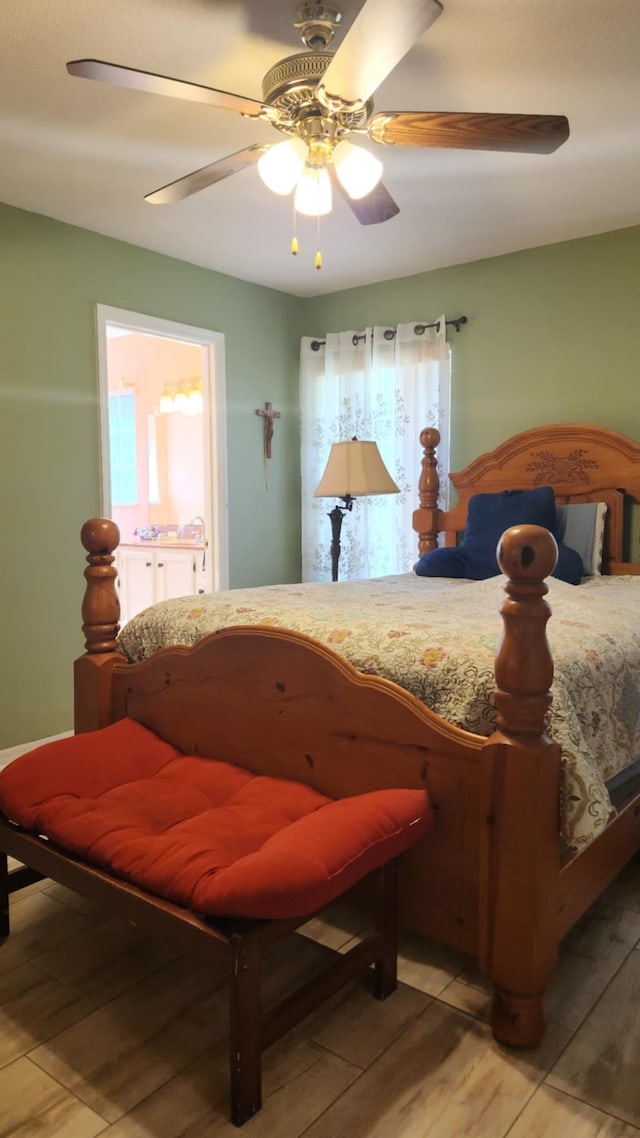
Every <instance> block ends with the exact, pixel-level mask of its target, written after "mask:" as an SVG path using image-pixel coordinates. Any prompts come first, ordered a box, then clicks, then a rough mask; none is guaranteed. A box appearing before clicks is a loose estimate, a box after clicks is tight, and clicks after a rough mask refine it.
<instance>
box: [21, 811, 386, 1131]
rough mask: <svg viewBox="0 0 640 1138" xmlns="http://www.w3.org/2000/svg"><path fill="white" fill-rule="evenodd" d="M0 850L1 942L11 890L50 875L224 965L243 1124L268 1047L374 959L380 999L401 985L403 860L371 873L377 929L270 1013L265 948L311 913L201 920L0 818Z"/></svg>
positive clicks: (253, 1108)
mask: <svg viewBox="0 0 640 1138" xmlns="http://www.w3.org/2000/svg"><path fill="white" fill-rule="evenodd" d="M0 849H2V851H4V852H3V853H2V854H0V942H1V941H2V940H4V939H6V938H7V937H8V936H9V896H10V894H12V893H14V892H16V891H17V890H19V889H22V888H25V887H26V886H28V885H32V884H33V883H34V882H36V881H39V880H42V879H43V878H51V879H52V880H54V881H57V882H59V883H60V884H61V885H65V886H66V887H67V888H69V889H72V890H73V891H74V892H76V893H79V894H81V896H83V897H86V898H87V899H88V900H90V901H94V902H96V903H97V904H98V905H99V906H100V907H104V908H105V909H106V910H108V911H112V912H114V913H116V914H117V915H118V916H119V917H122V918H124V919H125V920H126V921H128V922H129V923H130V924H132V925H134V926H135V927H136V928H140V929H141V930H142V931H143V932H145V933H149V934H152V935H157V936H160V937H161V938H162V940H163V941H164V942H165V943H168V944H171V945H173V946H174V947H175V948H176V949H177V950H178V951H180V952H183V953H186V954H191V955H195V956H196V957H198V958H199V959H200V960H201V961H203V962H204V963H205V964H209V965H210V964H211V962H212V960H213V961H219V962H220V963H221V964H223V965H226V974H227V978H228V990H229V1072H230V1106H231V1109H230V1117H231V1121H232V1123H233V1124H234V1125H235V1126H242V1125H243V1123H245V1122H246V1121H247V1120H248V1119H249V1118H251V1117H252V1116H253V1115H254V1114H255V1113H256V1112H257V1111H258V1110H259V1109H260V1107H261V1105H262V1093H261V1083H262V1079H261V1055H262V1052H263V1051H264V1050H265V1049H266V1048H267V1047H269V1046H270V1045H271V1044H272V1043H275V1041H276V1040H277V1039H279V1038H280V1037H281V1036H282V1035H284V1034H285V1032H287V1031H289V1030H290V1028H292V1027H293V1026H295V1024H297V1023H299V1022H300V1021H301V1020H302V1019H303V1018H304V1017H305V1016H306V1015H307V1014H308V1013H309V1012H310V1011H312V1010H313V1009H314V1008H316V1007H318V1006H319V1005H320V1004H321V1003H322V1002H323V1001H324V1000H326V999H328V998H329V996H332V995H333V994H334V993H335V992H337V991H338V990H339V989H340V988H341V987H343V986H344V985H345V984H347V983H348V982H349V981H350V980H354V979H358V978H360V979H361V978H363V977H364V976H366V975H367V973H368V972H369V969H370V968H371V967H372V966H373V992H374V995H375V997H376V999H378V1000H384V999H386V997H387V996H389V995H391V993H392V992H393V991H394V989H395V987H396V984H397V951H398V915H397V914H398V904H397V901H398V871H397V859H396V860H392V861H389V862H387V863H386V865H384V866H382V867H381V868H380V869H377V870H374V872H373V873H371V874H369V876H368V878H365V882H367V883H369V882H370V883H371V886H372V889H371V893H372V900H373V905H372V908H373V928H372V931H371V932H370V933H369V934H368V935H367V936H366V937H365V939H363V940H361V941H360V942H359V943H358V944H356V945H355V946H354V947H353V948H352V949H350V950H349V951H348V952H345V953H339V952H332V951H330V950H328V949H327V950H325V951H326V952H327V955H328V956H329V957H330V961H329V963H328V965H327V966H326V967H325V968H324V970H323V971H322V972H320V973H319V974H315V975H313V976H312V977H311V978H310V979H309V980H308V981H306V982H305V983H303V984H302V985H301V986H300V987H299V988H298V989H296V990H295V991H293V992H291V993H289V994H288V995H286V996H285V997H284V998H283V999H282V1000H281V1001H280V1003H279V1004H277V1005H276V1006H275V1007H274V1008H273V1009H272V1010H271V1011H269V1012H268V1013H267V1014H265V1013H264V1012H263V1009H262V1004H261V971H262V959H263V952H264V950H265V949H267V948H269V947H270V946H271V945H272V944H274V943H276V942H277V941H279V940H281V939H282V938H283V937H286V936H289V935H290V934H292V933H294V932H295V931H296V929H298V928H299V927H300V926H301V925H302V924H304V923H305V922H306V921H307V920H308V919H309V917H308V916H306V917H301V918H298V919H289V920H269V921H266V920H261V921H239V920H234V921H232V920H215V921H214V920H210V919H203V918H201V917H199V916H197V915H196V914H194V913H191V912H189V911H188V910H186V909H181V908H180V907H178V906H177V905H173V904H171V903H169V902H168V901H164V900H162V899H161V898H159V897H154V896H152V895H151V894H148V893H145V892H144V891H142V890H140V889H137V888H136V887H135V886H133V885H130V884H128V883H127V882H124V881H119V880H116V879H115V878H113V877H111V876H110V875H109V874H108V873H104V872H102V871H101V870H100V869H97V868H95V867H94V866H91V865H87V864H86V863H85V862H82V861H81V860H80V859H78V858H75V857H74V856H73V855H72V854H69V853H68V852H66V851H63V850H60V849H57V848H56V847H55V846H54V845H53V844H52V843H50V842H48V841H47V840H46V839H44V838H40V837H35V836H33V835H31V834H27V833H25V832H24V831H23V830H21V829H20V828H19V827H18V826H14V825H12V824H11V823H9V822H7V821H5V820H4V819H2V818H1V817H0ZM7 855H10V856H11V857H13V858H15V859H16V860H17V861H19V862H20V863H21V866H20V868H17V869H14V870H11V871H9V870H8V857H7ZM366 892H369V890H366ZM310 915H312V914H310Z"/></svg>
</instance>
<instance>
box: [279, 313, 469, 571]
mask: <svg viewBox="0 0 640 1138" xmlns="http://www.w3.org/2000/svg"><path fill="white" fill-rule="evenodd" d="M428 323H431V321H429V322H428ZM434 323H437V327H425V326H424V325H415V324H399V325H398V327H397V328H395V329H388V328H367V329H366V331H365V333H364V334H362V333H354V332H352V331H349V332H336V333H329V334H328V335H327V337H326V342H325V343H324V344H323V345H322V346H321V347H320V348H319V349H318V350H316V351H314V350H313V349H312V346H311V345H312V344H313V343H317V341H313V340H312V339H310V338H307V337H305V338H304V339H303V340H302V346H301V361H300V362H301V367H300V411H301V446H302V580H303V581H330V580H331V556H330V545H331V526H330V522H329V519H328V517H327V514H328V512H329V510H331V509H332V508H333V506H334V505H335V504H336V503H335V502H334V501H333V500H330V499H328V498H314V496H313V492H314V490H315V488H316V486H317V485H318V483H319V481H320V478H321V476H322V473H323V471H324V468H325V465H326V462H327V458H328V456H329V452H330V450H331V445H332V443H335V442H342V441H345V440H348V439H352V438H354V436H355V437H356V438H358V439H361V440H372V441H373V442H376V443H377V444H378V449H379V451H380V454H381V455H382V459H383V462H384V463H385V465H386V467H387V469H388V471H389V473H390V474H391V477H392V478H393V479H395V481H396V483H397V484H398V486H399V487H400V493H399V494H387V495H384V496H378V497H370V498H364V497H363V498H358V499H356V501H355V504H354V507H353V510H352V511H351V513H349V514H346V515H345V518H344V524H343V526H342V535H341V546H342V550H341V554H340V579H341V580H348V579H354V578H357V577H367V578H369V577H381V576H385V575H387V574H393V573H406V572H408V571H409V570H410V569H411V568H412V566H413V564H414V562H415V561H416V559H417V537H416V535H415V533H414V532H413V530H412V528H411V518H412V514H413V511H414V510H415V509H416V507H417V505H418V478H419V475H420V461H421V457H422V449H421V447H420V431H421V430H422V429H423V427H437V428H438V430H439V431H440V434H441V437H442V442H441V444H440V447H439V452H438V456H439V466H440V480H441V486H442V487H443V494H446V492H447V485H448V473H449V407H450V390H451V363H450V350H449V345H448V343H447V338H446V325H445V318H444V316H441V317H440V319H439V320H438V321H437V322H434ZM416 328H418V329H424V330H423V332H422V334H420V333H419V332H417V331H416ZM442 505H443V507H444V506H445V505H446V503H445V502H444V501H443V502H442Z"/></svg>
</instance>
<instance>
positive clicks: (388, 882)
mask: <svg viewBox="0 0 640 1138" xmlns="http://www.w3.org/2000/svg"><path fill="white" fill-rule="evenodd" d="M375 923H376V930H377V931H378V933H379V934H380V936H381V937H382V952H381V954H380V956H379V958H378V959H377V960H376V962H375V965H374V981H373V991H374V995H375V997H376V999H377V1000H386V998H387V996H390V995H391V993H392V992H394V991H395V989H396V987H397V984H398V862H397V860H396V861H389V862H387V864H386V865H383V866H382V869H381V870H380V871H379V874H378V880H377V883H376V899H375Z"/></svg>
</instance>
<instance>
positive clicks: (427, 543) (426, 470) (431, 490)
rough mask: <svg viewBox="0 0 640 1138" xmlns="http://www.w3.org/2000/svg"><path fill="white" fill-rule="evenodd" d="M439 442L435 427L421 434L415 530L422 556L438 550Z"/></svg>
mask: <svg viewBox="0 0 640 1138" xmlns="http://www.w3.org/2000/svg"><path fill="white" fill-rule="evenodd" d="M439 442H440V432H439V431H438V430H436V428H435V427H425V429H424V430H423V431H421V432H420V443H421V445H422V447H423V449H424V457H423V459H422V470H421V473H420V480H419V482H418V497H419V502H420V506H419V508H418V509H417V510H414V513H413V528H414V530H416V531H417V533H418V550H419V552H420V555H421V556H422V554H423V553H427V552H428V551H429V550H430V549H436V547H437V545H438V532H439V529H440V525H439V521H438V513H439V511H438V498H439V496H440V478H439V475H438V459H437V456H436V448H437V446H438V443H439Z"/></svg>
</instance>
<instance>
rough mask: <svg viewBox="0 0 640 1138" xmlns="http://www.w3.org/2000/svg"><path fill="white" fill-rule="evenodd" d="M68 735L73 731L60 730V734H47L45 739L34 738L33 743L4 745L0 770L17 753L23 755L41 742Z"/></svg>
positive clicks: (39, 745)
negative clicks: (13, 745) (14, 745)
mask: <svg viewBox="0 0 640 1138" xmlns="http://www.w3.org/2000/svg"><path fill="white" fill-rule="evenodd" d="M69 735H73V731H62V732H61V734H60V735H49V736H48V738H46V739H35V740H34V742H33V743H18V745H17V746H16V747H6V748H5V750H4V751H0V770H2V768H3V767H7V766H8V765H9V763H12V762H13V760H14V759H17V758H18V756H19V755H24V754H25V752H26V751H32V750H33V749H34V747H41V746H42V744H43V743H52V742H53V740H54V739H66V738H67V737H68V736H69Z"/></svg>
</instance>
